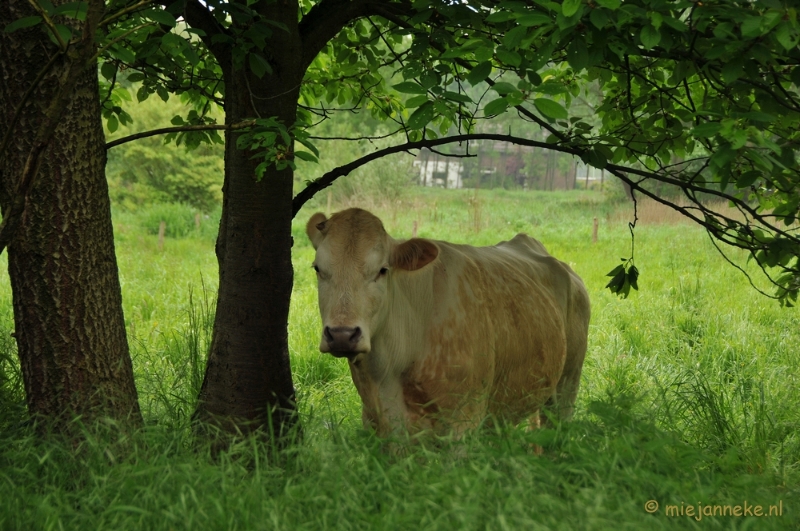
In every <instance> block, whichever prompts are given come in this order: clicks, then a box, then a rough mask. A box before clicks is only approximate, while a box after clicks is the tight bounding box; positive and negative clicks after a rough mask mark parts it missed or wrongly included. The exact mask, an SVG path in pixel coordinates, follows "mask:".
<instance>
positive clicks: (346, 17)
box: [299, 0, 411, 68]
mask: <svg viewBox="0 0 800 531" xmlns="http://www.w3.org/2000/svg"><path fill="white" fill-rule="evenodd" d="M409 9H411V4H410V2H407V1H406V0H403V1H402V2H399V3H389V2H386V1H385V0H384V1H380V0H355V1H353V0H322V1H321V2H319V3H318V4H316V5H315V6H314V7H312V8H311V10H310V11H309V12H308V13H307V14H306V16H304V17H303V20H301V21H300V25H299V29H300V38H301V39H302V41H303V68H308V65H310V64H311V63H312V62H313V61H314V58H315V57H316V56H317V54H319V52H320V51H321V50H322V49H323V48H324V47H325V45H326V44H328V42H329V41H330V40H331V39H333V38H334V37H335V36H336V35H337V34H338V33H339V32H340V31H342V29H343V28H344V27H345V26H346V25H347V24H348V23H349V22H351V21H353V20H356V19H359V18H363V17H368V16H370V15H381V13H386V12H390V11H395V10H396V11H397V12H398V13H400V12H404V11H407V10H409Z"/></svg>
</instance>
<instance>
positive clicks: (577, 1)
mask: <svg viewBox="0 0 800 531" xmlns="http://www.w3.org/2000/svg"><path fill="white" fill-rule="evenodd" d="M579 7H581V0H564V3H563V4H561V14H562V15H564V16H565V17H571V16H572V15H574V14H575V13H577V12H578V8H579Z"/></svg>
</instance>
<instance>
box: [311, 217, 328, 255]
mask: <svg viewBox="0 0 800 531" xmlns="http://www.w3.org/2000/svg"><path fill="white" fill-rule="evenodd" d="M327 221H328V218H326V217H325V214H323V213H322V212H317V213H316V214H314V215H313V216H311V219H309V220H308V223H306V234H307V235H308V239H309V240H311V245H313V246H314V249H316V248H317V247H319V244H320V243H322V237H323V236H324V235H325V223H326V222H327Z"/></svg>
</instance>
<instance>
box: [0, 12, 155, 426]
mask: <svg viewBox="0 0 800 531" xmlns="http://www.w3.org/2000/svg"><path fill="white" fill-rule="evenodd" d="M6 1H7V2H8V3H6V4H5V5H4V6H3V7H2V8H0V27H4V26H5V25H6V24H8V23H9V22H11V21H13V20H16V19H18V18H20V17H22V16H30V15H32V14H33V12H32V9H31V7H30V4H29V3H28V2H27V1H25V0H6ZM59 3H63V2H56V4H59ZM0 39H2V40H1V41H0V66H1V67H2V73H3V75H2V78H0V100H2V101H3V105H2V106H0V130H1V131H2V132H5V131H6V129H7V128H8V126H9V124H10V121H11V117H12V114H13V112H14V109H15V107H16V106H17V105H18V104H19V103H20V102H21V100H22V95H23V93H24V92H25V91H26V90H27V89H28V87H29V86H30V84H31V82H32V81H33V79H34V78H35V77H36V75H37V74H38V72H39V69H41V68H42V66H43V65H44V64H46V63H47V62H48V60H49V58H50V57H52V54H54V53H55V52H56V50H55V47H54V46H53V45H52V44H51V43H50V41H49V40H48V39H47V37H46V35H45V34H44V33H43V32H42V30H41V29H39V28H32V29H29V30H22V31H17V32H14V33H11V34H2V35H0ZM68 61H81V64H83V63H85V62H86V57H80V58H78V59H75V58H72V59H69V58H67V57H66V56H65V57H64V58H63V59H60V60H58V61H57V62H56V63H55V66H54V70H53V73H52V74H48V75H47V76H46V77H45V78H44V79H43V81H42V83H40V84H39V86H38V88H37V89H36V90H35V91H34V92H33V93H32V95H31V98H29V99H28V101H27V102H26V104H25V105H24V107H23V108H22V112H21V115H20V119H19V121H18V123H17V125H16V127H15V128H14V130H13V139H14V140H13V141H12V142H11V144H10V145H9V147H8V149H7V151H6V153H5V156H4V157H3V159H2V161H0V171H2V176H1V177H0V206H2V209H3V214H4V215H6V213H7V212H8V209H9V208H10V205H11V203H12V202H13V199H14V191H15V187H16V184H17V182H18V181H19V177H20V175H21V173H22V169H23V166H24V164H25V161H26V159H27V157H28V154H29V153H30V151H31V147H32V145H33V142H34V139H35V138H36V136H37V132H38V130H39V129H40V124H41V122H42V118H43V116H44V115H45V112H47V110H48V105H49V103H50V102H51V101H52V100H53V97H54V94H56V93H57V91H58V90H59V87H60V83H62V82H63V81H64V76H63V75H62V74H63V73H64V72H65V70H66V69H67V68H69V63H68ZM68 94H69V96H68V97H67V102H66V108H65V112H64V114H63V118H62V119H61V120H60V121H59V123H58V126H57V127H56V129H55V134H54V137H53V139H52V141H50V142H49V144H48V145H47V147H46V148H45V150H44V151H43V155H42V158H41V165H40V167H39V170H38V174H37V175H36V178H35V180H34V181H33V185H32V188H31V190H30V192H29V194H28V197H27V199H26V207H25V210H24V214H23V215H22V217H21V219H20V224H19V226H18V228H17V230H16V232H15V233H14V238H13V240H12V241H11V243H10V245H9V247H8V268H9V277H10V280H11V288H12V293H13V305H14V323H15V332H14V335H15V338H16V341H17V348H18V353H19V358H20V363H21V367H22V374H23V379H24V383H25V391H26V397H27V403H28V409H29V412H30V414H31V415H32V416H35V417H43V418H45V419H47V420H49V421H51V422H55V424H56V426H62V427H63V426H64V425H65V424H64V423H65V422H67V421H69V419H70V418H71V417H72V416H73V415H81V416H82V417H83V420H84V421H91V420H94V419H96V418H99V417H111V418H114V419H117V420H119V421H123V422H129V421H131V422H133V423H134V424H138V423H139V422H141V414H140V412H139V405H138V401H137V394H136V387H135V385H134V380H133V368H132V365H131V359H130V354H129V350H128V343H127V338H126V334H125V322H124V318H123V314H122V296H121V291H120V284H119V276H118V271H117V263H116V256H115V251H114V234H113V230H112V225H111V208H110V203H109V198H108V187H107V183H106V179H105V148H104V142H105V139H104V135H103V130H102V124H101V121H100V106H99V105H100V103H99V92H98V84H97V68H96V66H94V65H90V66H88V67H87V68H85V69H83V70H82V71H81V72H80V75H79V78H78V79H77V83H76V85H75V87H74V89H73V90H71V91H69V92H68Z"/></svg>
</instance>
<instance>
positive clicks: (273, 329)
mask: <svg viewBox="0 0 800 531" xmlns="http://www.w3.org/2000/svg"><path fill="white" fill-rule="evenodd" d="M287 4H288V5H287ZM268 5H269V10H270V12H269V13H268V14H267V15H266V16H267V18H269V19H270V20H274V21H278V22H282V23H283V24H285V25H286V27H287V28H288V32H284V31H276V32H275V38H273V39H272V41H271V42H270V46H269V47H270V50H271V51H272V52H273V53H272V57H271V58H270V60H271V63H272V65H273V74H272V75H265V76H264V78H262V79H259V78H258V77H256V76H254V75H253V74H252V73H251V72H250V71H249V70H247V69H243V68H239V69H233V68H230V67H229V66H227V67H223V72H224V73H225V87H226V95H225V119H226V122H227V123H229V124H232V123H236V122H238V121H241V120H243V119H247V118H252V117H254V116H256V117H262V118H267V117H277V119H278V120H280V121H281V122H282V123H283V124H285V125H286V126H287V127H289V126H291V125H293V124H294V123H295V120H296V118H297V101H298V98H299V87H300V81H301V80H302V77H303V69H302V68H303V67H302V65H301V63H302V61H301V57H302V56H301V53H302V48H301V45H300V38H299V34H298V31H297V5H296V4H295V3H293V2H288V3H278V4H275V3H272V4H268ZM217 59H218V60H221V61H222V62H224V63H227V65H230V64H231V63H232V59H231V58H230V57H228V58H220V57H217ZM252 156H253V153H252V152H248V151H244V150H240V149H238V148H237V147H236V133H231V132H228V133H227V136H226V147H225V184H224V187H223V194H224V200H223V207H222V220H221V222H220V232H219V236H218V239H217V249H216V251H217V259H218V262H219V293H218V300H217V313H216V318H215V321H214V333H213V339H212V344H211V350H210V353H209V359H208V365H207V368H206V374H205V378H204V380H203V385H202V388H201V391H200V397H199V405H198V409H197V412H196V418H198V419H199V420H201V421H204V422H211V423H212V424H215V425H216V426H218V427H220V428H222V429H223V430H224V431H227V432H233V433H236V432H242V433H249V432H253V431H256V430H267V431H268V432H271V433H272V434H273V435H280V434H281V432H282V431H285V430H286V429H288V428H289V427H290V426H291V425H293V424H294V420H295V418H296V417H295V405H294V387H293V385H292V375H291V368H290V364H289V341H288V330H287V323H288V319H289V300H290V297H291V293H292V281H293V270H292V261H291V248H292V235H291V223H292V185H293V174H292V171H291V170H290V169H288V168H287V169H284V170H281V171H278V170H276V169H275V167H274V166H271V167H269V168H268V169H267V170H266V171H265V172H264V175H263V176H262V177H261V179H260V180H257V179H256V166H257V165H258V163H259V161H258V160H252Z"/></svg>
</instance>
